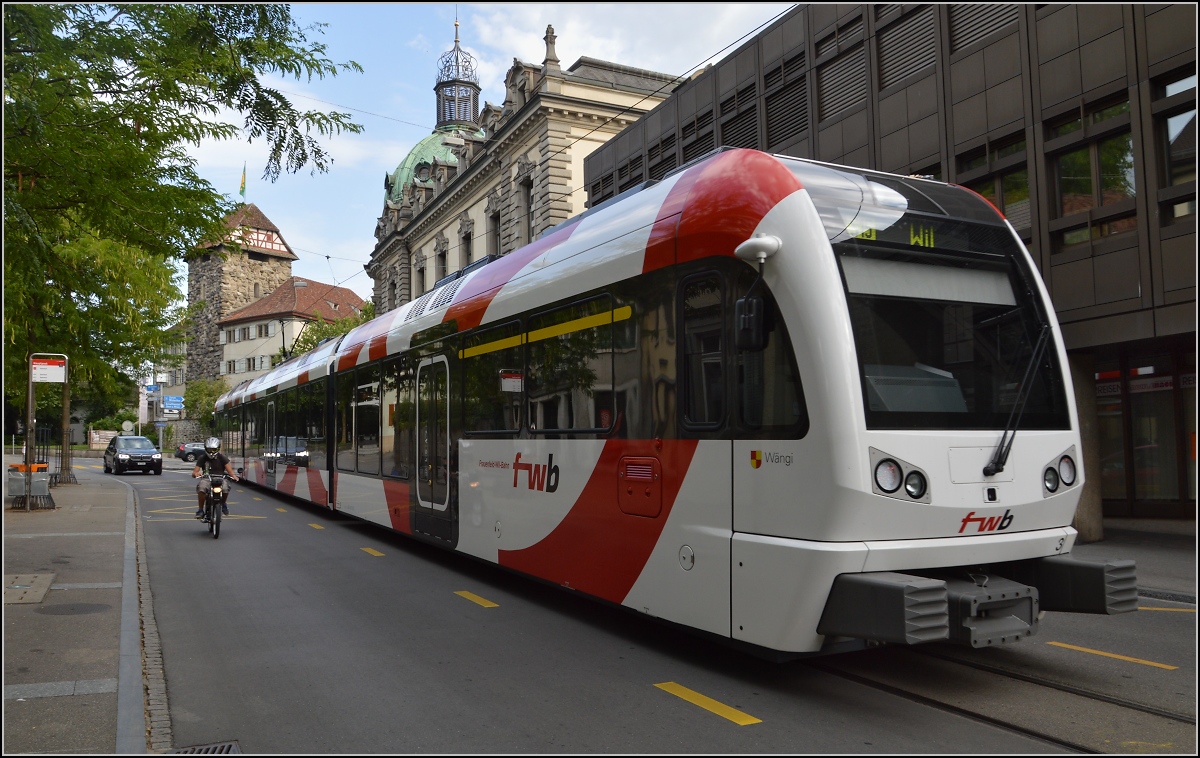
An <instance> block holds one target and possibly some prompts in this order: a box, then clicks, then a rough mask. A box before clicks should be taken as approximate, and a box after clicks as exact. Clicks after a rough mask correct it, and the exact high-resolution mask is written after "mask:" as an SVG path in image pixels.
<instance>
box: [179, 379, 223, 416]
mask: <svg viewBox="0 0 1200 758" xmlns="http://www.w3.org/2000/svg"><path fill="white" fill-rule="evenodd" d="M228 391H229V386H228V385H226V384H225V382H224V381H222V380H220V379H193V380H192V381H190V382H188V383H187V387H186V388H185V389H184V391H183V410H184V412H185V413H187V417H188V418H189V419H193V420H195V421H198V422H200V423H201V424H208V423H210V422H211V421H212V413H213V406H215V405H216V403H217V398H219V397H220V396H221V395H224V394H225V393H226V392H228Z"/></svg>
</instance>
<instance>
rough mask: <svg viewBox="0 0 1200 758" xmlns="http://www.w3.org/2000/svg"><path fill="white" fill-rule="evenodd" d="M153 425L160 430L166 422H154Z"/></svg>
mask: <svg viewBox="0 0 1200 758" xmlns="http://www.w3.org/2000/svg"><path fill="white" fill-rule="evenodd" d="M154 425H155V426H156V427H158V428H159V429H162V428H163V427H165V426H166V425H167V422H166V421H155V422H154Z"/></svg>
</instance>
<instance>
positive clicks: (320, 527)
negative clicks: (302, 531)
mask: <svg viewBox="0 0 1200 758" xmlns="http://www.w3.org/2000/svg"><path fill="white" fill-rule="evenodd" d="M309 526H311V527H312V528H313V529H324V528H325V527H323V526H321V525H320V524H309Z"/></svg>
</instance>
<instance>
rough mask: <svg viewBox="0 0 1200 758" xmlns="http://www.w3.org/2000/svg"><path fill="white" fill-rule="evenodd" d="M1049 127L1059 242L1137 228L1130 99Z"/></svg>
mask: <svg viewBox="0 0 1200 758" xmlns="http://www.w3.org/2000/svg"><path fill="white" fill-rule="evenodd" d="M1047 131H1048V134H1049V135H1051V137H1052V138H1051V139H1050V141H1049V142H1048V143H1047V152H1048V153H1049V157H1048V161H1049V163H1050V166H1051V172H1050V175H1051V177H1052V179H1053V181H1054V198H1055V210H1056V215H1057V216H1058V220H1057V221H1056V222H1054V223H1053V224H1052V225H1051V228H1052V229H1053V230H1054V231H1055V233H1056V238H1057V239H1056V242H1057V247H1059V248H1060V249H1061V248H1063V247H1068V246H1071V245H1078V244H1084V243H1087V242H1090V241H1092V240H1098V239H1102V238H1105V237H1110V236H1112V235H1116V234H1123V233H1125V232H1130V231H1133V230H1135V229H1136V228H1137V215H1136V211H1137V209H1136V205H1135V199H1136V197H1137V185H1136V182H1135V178H1134V144H1133V135H1132V134H1131V133H1130V131H1129V103H1128V101H1122V102H1118V103H1109V104H1106V105H1102V106H1099V107H1096V108H1094V109H1092V110H1090V111H1087V112H1086V113H1081V114H1079V115H1073V116H1071V117H1069V118H1067V119H1065V120H1062V119H1060V120H1059V121H1057V122H1055V123H1053V124H1052V125H1050V127H1049V128H1048V130H1047ZM1051 151H1052V152H1051ZM1072 222H1074V223H1072Z"/></svg>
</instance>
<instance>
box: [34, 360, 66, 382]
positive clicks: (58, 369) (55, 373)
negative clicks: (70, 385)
mask: <svg viewBox="0 0 1200 758" xmlns="http://www.w3.org/2000/svg"><path fill="white" fill-rule="evenodd" d="M30 362H31V364H32V366H31V367H32V369H33V381H35V382H60V383H61V382H65V381H67V360H66V358H31V359H30Z"/></svg>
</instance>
